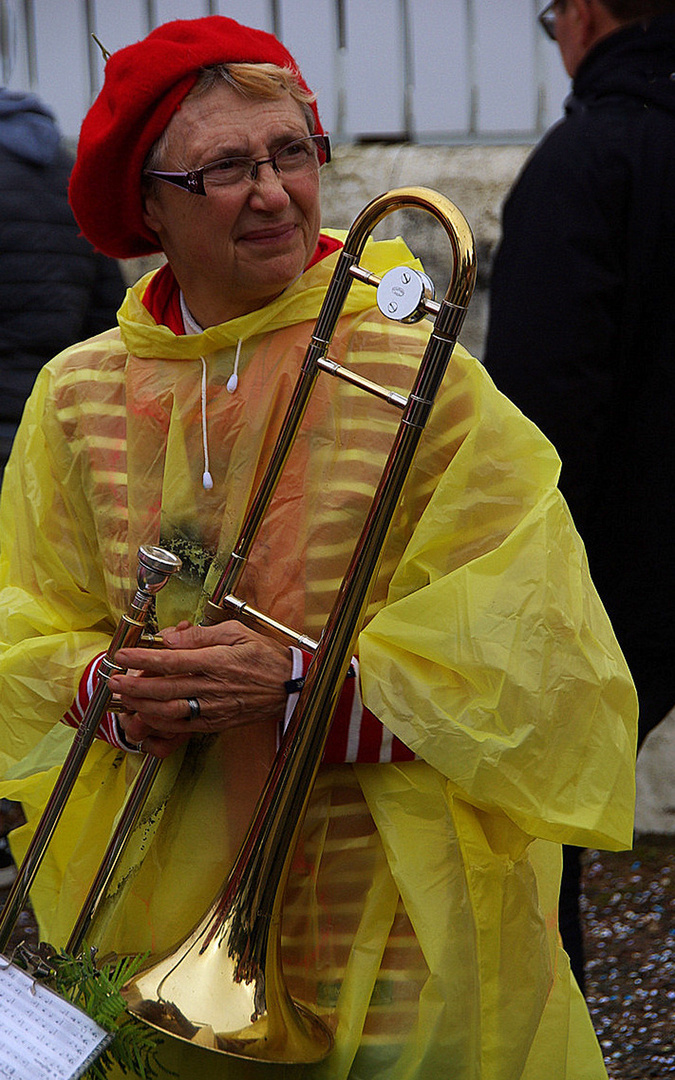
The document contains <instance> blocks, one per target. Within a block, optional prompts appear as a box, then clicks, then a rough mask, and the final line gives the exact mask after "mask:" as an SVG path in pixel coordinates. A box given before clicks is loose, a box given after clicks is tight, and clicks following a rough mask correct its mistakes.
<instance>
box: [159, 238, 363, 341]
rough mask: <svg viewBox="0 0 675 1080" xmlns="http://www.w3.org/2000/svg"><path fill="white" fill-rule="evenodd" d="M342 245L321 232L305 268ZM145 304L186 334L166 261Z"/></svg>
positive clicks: (177, 331) (175, 330)
mask: <svg viewBox="0 0 675 1080" xmlns="http://www.w3.org/2000/svg"><path fill="white" fill-rule="evenodd" d="M341 247H342V241H341V240H336V239H335V237H333V236H326V235H325V234H324V233H321V234H320V236H319V242H318V244H317V245H316V250H315V251H314V254H313V255H312V258H311V259H310V261H309V262H308V263H307V266H306V267H305V270H309V268H310V266H314V264H315V263H318V262H321V260H322V259H325V258H326V256H327V255H331V254H332V253H333V252H334V251H337V250H338V248H341ZM143 304H144V306H145V307H146V308H147V310H148V311H149V312H150V314H151V315H152V317H153V319H154V320H155V322H156V323H157V324H158V325H161V326H167V327H168V328H169V330H172V331H173V333H174V334H184V333H185V328H184V326H183V316H182V314H181V310H180V289H179V288H178V282H177V281H176V278H175V277H174V274H173V270H172V269H171V267H170V266H169V264H168V263H166V264H165V265H164V266H162V267H160V269H159V270H158V271H157V273H156V274H155V275H154V276H153V277H152V278H151V279H150V281H149V282H148V287H147V289H146V290H145V292H144V294H143Z"/></svg>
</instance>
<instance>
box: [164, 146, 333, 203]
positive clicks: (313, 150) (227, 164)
mask: <svg viewBox="0 0 675 1080" xmlns="http://www.w3.org/2000/svg"><path fill="white" fill-rule="evenodd" d="M330 156H331V155H330V139H329V138H328V136H327V135H307V136H306V138H304V139H294V140H293V142H290V143H286V145H285V146H282V147H281V148H280V149H279V150H277V151H276V152H275V153H274V154H272V155H271V157H267V158H258V160H257V161H256V160H255V159H254V158H249V157H226V158H220V160H219V161H212V162H210V163H209V164H208V165H202V167H201V169H190V170H189V172H161V171H159V170H157V169H144V170H143V175H144V176H156V177H157V178H158V179H159V180H166V182H167V184H174V185H175V186H176V187H179V188H184V189H185V191H189V192H191V193H192V194H194V195H206V194H207V192H208V191H209V190H210V189H212V188H222V187H235V186H236V185H237V184H240V183H241V182H242V180H257V178H258V170H259V168H260V166H261V165H271V166H272V168H273V169H274V171H275V173H276V174H277V176H293V175H298V174H300V173H303V172H309V171H311V170H312V169H317V170H318V169H320V168H321V166H322V165H325V164H326V162H327V161H330Z"/></svg>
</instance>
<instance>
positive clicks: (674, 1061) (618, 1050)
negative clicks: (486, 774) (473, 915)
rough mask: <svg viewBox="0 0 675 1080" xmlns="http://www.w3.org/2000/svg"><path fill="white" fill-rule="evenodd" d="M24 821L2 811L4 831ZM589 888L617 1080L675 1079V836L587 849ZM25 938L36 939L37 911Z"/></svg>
mask: <svg viewBox="0 0 675 1080" xmlns="http://www.w3.org/2000/svg"><path fill="white" fill-rule="evenodd" d="M19 822H20V817H19V815H18V813H17V810H16V809H15V808H14V807H10V808H5V811H4V813H3V810H2V809H0V835H1V834H2V833H3V832H5V831H6V830H7V828H10V827H11V828H13V827H14V826H16V825H17V824H18V823H19ZM583 890H584V896H583V908H584V934H585V946H586V981H587V986H586V993H587V1000H588V1006H589V1009H590V1011H591V1016H592V1018H593V1023H594V1025H595V1030H596V1032H597V1035H598V1039H599V1040H600V1045H601V1046H602V1049H603V1052H604V1055H605V1062H606V1064H607V1071H608V1073H609V1076H610V1080H666V1078H668V1077H673V1078H675V836H649V837H641V838H638V840H637V841H636V843H635V847H634V848H633V850H632V851H624V852H618V853H610V852H606V851H587V852H585V853H584V871H583ZM7 892H8V890H6V889H5V890H2V889H0V904H1V903H2V902H4V900H5V898H6V896H7ZM20 940H25V941H28V942H30V943H37V929H36V926H35V921H34V919H33V917H32V914H31V912H30V910H27V911H25V912H24V913H23V914H22V915H21V917H20V920H19V923H18V925H17V927H16V929H15V932H14V935H13V942H15V943H18V941H20Z"/></svg>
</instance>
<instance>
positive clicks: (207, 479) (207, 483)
mask: <svg viewBox="0 0 675 1080" xmlns="http://www.w3.org/2000/svg"><path fill="white" fill-rule="evenodd" d="M202 484H203V485H204V490H205V491H210V490H211V488H212V487H213V477H212V476H211V473H210V472H209V471H208V469H207V470H206V472H205V473H204V475H203V476H202Z"/></svg>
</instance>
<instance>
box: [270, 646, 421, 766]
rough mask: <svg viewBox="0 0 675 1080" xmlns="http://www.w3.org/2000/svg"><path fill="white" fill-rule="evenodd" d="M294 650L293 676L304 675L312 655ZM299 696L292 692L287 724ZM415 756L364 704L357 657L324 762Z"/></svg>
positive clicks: (388, 760)
mask: <svg viewBox="0 0 675 1080" xmlns="http://www.w3.org/2000/svg"><path fill="white" fill-rule="evenodd" d="M291 652H292V653H293V678H294V679H298V678H303V677H304V675H305V674H306V672H307V670H308V668H309V665H310V663H311V660H312V655H311V653H308V652H304V651H301V650H300V649H296V648H293V649H291ZM298 697H299V693H295V694H292V695H290V696H289V703H288V708H287V710H286V718H285V723H286V724H287V723H288V721H289V720H290V717H291V715H292V712H293V709H294V708H295V705H296V703H297V700H298ZM414 760H415V754H414V753H413V752H412V750H410V749H409V747H407V746H406V745H405V743H403V742H401V740H400V739H398V738H396V736H395V735H393V734H392V732H391V731H389V729H388V728H386V727H385V726H384V724H382V723H381V722H380V720H378V718H377V717H376V716H375V714H374V713H372V712H370V710H369V709H366V707H365V706H364V704H363V702H362V700H361V689H360V680H359V662H358V660H357V659H356V657H354V658H353V659H352V663H351V666H350V668H349V672H348V674H347V677H346V679H345V681H344V686H343V688H342V693H341V695H340V698H339V701H338V704H337V709H336V710H335V715H334V717H333V722H332V724H331V728H330V732H329V734H328V740H327V742H326V746H325V749H324V753H323V764H324V765H344V764H356V763H359V764H365V763H370V764H377V763H380V764H389V763H391V762H396V761H414Z"/></svg>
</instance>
